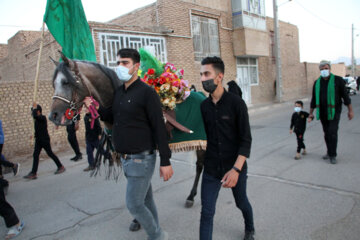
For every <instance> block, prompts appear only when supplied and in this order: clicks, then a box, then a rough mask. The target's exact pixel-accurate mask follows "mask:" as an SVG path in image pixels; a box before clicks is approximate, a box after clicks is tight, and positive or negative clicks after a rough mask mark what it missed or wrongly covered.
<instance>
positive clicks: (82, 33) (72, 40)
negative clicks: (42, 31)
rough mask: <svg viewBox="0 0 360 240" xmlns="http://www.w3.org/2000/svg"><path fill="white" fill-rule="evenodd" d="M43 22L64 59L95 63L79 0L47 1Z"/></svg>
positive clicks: (87, 28) (87, 27)
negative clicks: (59, 47) (58, 46)
mask: <svg viewBox="0 0 360 240" xmlns="http://www.w3.org/2000/svg"><path fill="white" fill-rule="evenodd" d="M44 22H46V25H47V27H48V29H49V31H50V32H51V34H52V35H53V36H54V38H55V40H56V41H57V42H58V43H59V44H60V46H61V47H62V51H63V53H64V55H65V56H66V57H68V58H71V59H79V60H88V61H94V62H96V55H95V49H94V43H93V39H92V36H91V32H90V28H89V24H88V22H87V20H86V16H85V13H84V9H83V6H82V4H81V0H47V4H46V11H45V15H44Z"/></svg>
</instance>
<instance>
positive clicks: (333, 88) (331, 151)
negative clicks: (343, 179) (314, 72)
mask: <svg viewBox="0 0 360 240" xmlns="http://www.w3.org/2000/svg"><path fill="white" fill-rule="evenodd" d="M319 69H320V77H319V78H318V79H317V80H316V81H315V82H314V87H313V92H312V99H311V103H310V115H309V120H308V122H311V120H312V119H313V118H314V115H313V112H314V109H315V108H316V119H317V120H319V119H320V121H321V124H322V126H323V131H324V138H325V143H326V147H327V153H326V155H324V156H323V159H330V163H332V164H336V163H337V160H336V155H337V153H336V149H337V141H338V129H339V121H340V115H341V105H342V103H343V101H344V104H345V105H346V106H347V107H348V118H349V120H351V119H352V118H353V117H354V112H353V110H352V106H351V99H350V98H349V95H348V94H347V92H346V88H345V83H344V80H343V79H342V77H339V76H336V75H334V74H332V73H331V64H330V62H329V61H321V62H320V65H319Z"/></svg>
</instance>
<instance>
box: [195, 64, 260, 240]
mask: <svg viewBox="0 0 360 240" xmlns="http://www.w3.org/2000/svg"><path fill="white" fill-rule="evenodd" d="M224 72H225V66H224V63H223V61H222V60H221V58H218V57H207V58H205V59H203V60H202V62H201V70H200V76H201V82H202V85H203V88H204V90H205V91H207V92H209V93H210V96H209V97H208V98H207V99H206V100H204V102H203V103H202V104H201V113H202V117H203V121H204V125H205V131H206V136H207V148H206V154H205V161H204V174H203V179H202V185H201V204H202V209H201V220H200V240H211V239H212V232H213V219H214V215H215V206H216V200H217V197H218V194H219V191H220V188H221V187H224V188H231V190H232V192H233V196H234V198H235V203H236V206H237V207H238V208H239V209H240V210H241V212H242V214H243V217H244V220H245V236H244V239H245V240H250V239H254V234H255V229H254V222H253V212H252V207H251V205H250V203H249V201H248V198H247V195H246V181H247V164H246V158H248V157H249V155H250V148H251V141H252V138H251V132H250V125H249V117H248V112H247V107H246V104H245V102H244V101H243V100H242V99H241V98H240V97H239V96H237V95H235V94H231V93H228V92H227V91H226V90H225V89H224V87H223V86H222V80H223V78H224Z"/></svg>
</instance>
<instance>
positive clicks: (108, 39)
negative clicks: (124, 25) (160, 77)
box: [99, 33, 167, 69]
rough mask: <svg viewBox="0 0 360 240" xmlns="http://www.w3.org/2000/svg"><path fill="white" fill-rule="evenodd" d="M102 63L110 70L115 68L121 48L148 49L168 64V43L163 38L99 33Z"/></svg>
mask: <svg viewBox="0 0 360 240" xmlns="http://www.w3.org/2000/svg"><path fill="white" fill-rule="evenodd" d="M99 39H100V62H101V63H102V64H104V65H105V66H108V67H110V68H113V69H114V68H115V67H116V66H117V64H116V61H117V59H116V54H117V52H118V51H119V50H120V49H121V48H134V49H137V50H139V49H140V48H146V49H147V50H150V52H151V53H153V54H154V55H155V56H156V57H157V59H159V60H160V61H161V62H167V57H166V43H165V38H163V37H152V36H142V35H128V34H116V33H99Z"/></svg>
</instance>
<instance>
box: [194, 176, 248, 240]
mask: <svg viewBox="0 0 360 240" xmlns="http://www.w3.org/2000/svg"><path fill="white" fill-rule="evenodd" d="M246 180H247V169H243V170H242V171H241V174H240V175H239V180H238V182H237V184H236V186H235V187H233V188H232V189H231V190H232V192H233V196H234V199H235V203H236V206H237V207H238V208H239V209H240V210H241V212H242V214H243V217H244V220H245V231H254V221H253V212H252V207H251V205H250V202H249V200H248V198H247V196H246ZM220 189H221V179H218V178H215V177H213V176H211V175H209V174H207V173H205V172H204V174H203V178H202V184H201V205H202V206H201V207H202V208H201V218H200V240H211V239H212V232H213V222H214V215H215V207H216V200H217V198H218V196H219V191H220Z"/></svg>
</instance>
